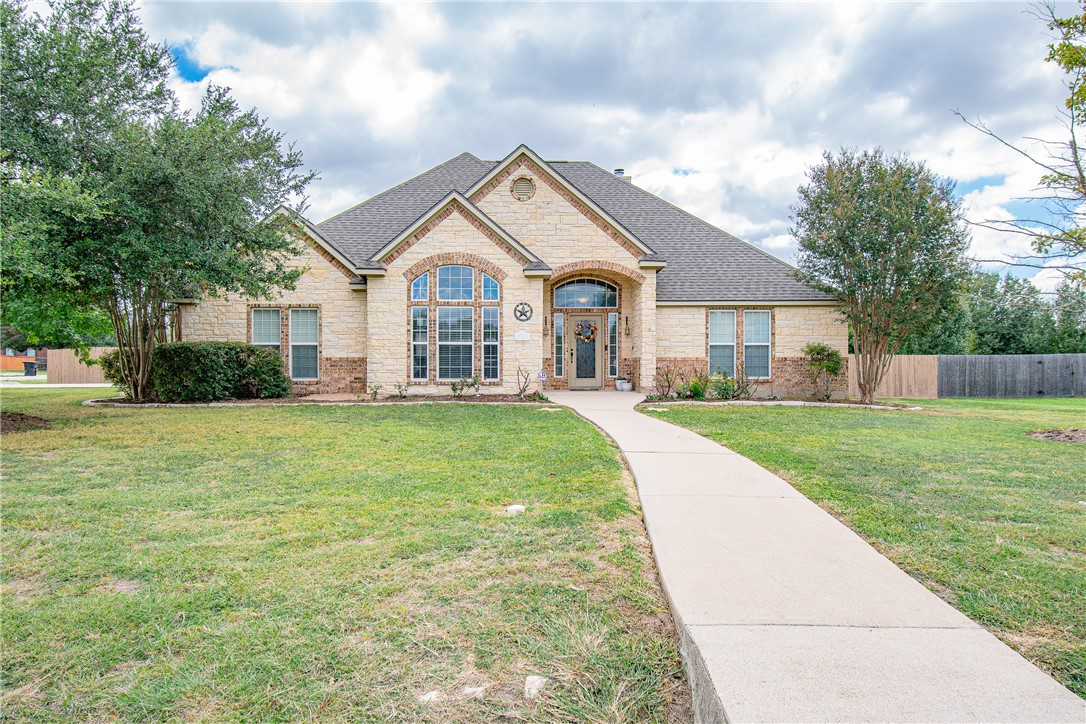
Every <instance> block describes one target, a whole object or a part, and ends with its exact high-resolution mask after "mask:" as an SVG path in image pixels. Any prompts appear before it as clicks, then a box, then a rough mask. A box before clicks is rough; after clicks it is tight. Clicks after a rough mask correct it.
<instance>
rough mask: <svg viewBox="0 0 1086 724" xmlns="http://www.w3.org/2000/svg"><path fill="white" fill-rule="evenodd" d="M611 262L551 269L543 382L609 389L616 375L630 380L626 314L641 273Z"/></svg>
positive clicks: (632, 363)
mask: <svg viewBox="0 0 1086 724" xmlns="http://www.w3.org/2000/svg"><path fill="white" fill-rule="evenodd" d="M617 266H618V265H611V264H607V263H606V262H600V263H597V264H590V263H581V264H578V265H577V266H576V267H575V268H574V267H572V265H571V266H569V267H565V268H560V269H556V270H555V271H556V274H555V275H554V276H553V277H552V278H551V279H550V280H549V281H548V283H547V285H546V287H545V297H546V302H547V314H548V317H547V322H546V324H545V329H549V330H550V334H549V335H548V336H547V338H546V339H547V341H548V344H549V349H547V350H546V351H545V354H544V360H545V368H546V369H547V373H548V385H547V386H548V387H550V388H552V389H608V388H610V389H613V388H614V387H615V382H616V380H618V379H630V380H633V379H635V377H636V370H637V368H638V367H639V360H638V356H637V354H636V351H635V348H634V344H633V334H632V333H633V330H634V328H635V327H636V324H637V322H636V319H632V318H636V316H637V310H638V306H639V305H638V304H637V303H636V302H637V299H638V296H639V293H640V286H641V283H642V282H643V281H644V277H642V276H641V274H639V273H638V272H636V271H633V270H631V269H625V268H621V267H620V268H619V269H615V268H614V267H617ZM609 267H610V268H609Z"/></svg>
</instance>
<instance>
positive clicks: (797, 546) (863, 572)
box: [547, 392, 1086, 724]
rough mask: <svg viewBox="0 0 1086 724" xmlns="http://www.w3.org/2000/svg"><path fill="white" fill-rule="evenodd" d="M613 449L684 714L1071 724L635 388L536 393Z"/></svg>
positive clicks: (894, 576) (994, 649) (927, 604)
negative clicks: (636, 521)
mask: <svg viewBox="0 0 1086 724" xmlns="http://www.w3.org/2000/svg"><path fill="white" fill-rule="evenodd" d="M547 394H548V395H549V396H550V397H551V399H553V400H554V401H555V402H557V403H559V404H562V405H566V406H568V407H570V408H572V409H573V410H575V411H576V412H578V413H579V414H581V415H582V416H583V417H585V418H587V419H588V420H590V421H592V422H594V423H595V424H596V425H598V426H599V427H600V428H602V429H603V430H604V431H605V432H606V433H607V434H608V435H610V436H611V438H612V439H614V440H615V442H616V443H617V444H618V446H619V448H620V449H621V450H622V452H623V454H624V455H625V457H626V459H627V461H628V462H629V464H630V468H631V469H632V471H633V474H634V477H635V478H636V480H637V488H638V493H639V495H640V498H641V506H642V509H643V511H644V516H645V524H646V527H647V528H648V532H649V538H650V539H651V541H652V546H653V551H654V554H655V556H656V562H657V565H658V568H659V571H660V577H661V582H662V583H663V587H664V590H665V591H666V593H667V595H668V598H669V599H670V601H671V608H672V614H673V615H674V617H675V620H676V624H677V625H678V627H679V634H680V637H681V640H682V647H683V658H684V661H685V663H686V667H687V673H688V674H689V676H690V680H691V684H692V686H693V688H694V702H695V707H696V711H697V713H698V720H699V721H703V722H718V721H775V722H781V721H793V722H798V721H804V722H814V721H849V722H858V721H880V722H881V721H910V722H920V721H925V722H928V721H931V722H951V721H953V722H992V721H1007V722H1009V721H1014V722H1042V721H1044V722H1076V723H1078V724H1081V723H1082V722H1084V721H1086V702H1084V701H1083V700H1082V699H1080V698H1078V697H1077V696H1075V695H1074V694H1072V693H1071V692H1070V691H1069V690H1068V689H1067V688H1065V687H1064V686H1062V685H1061V684H1060V683H1058V682H1057V681H1056V680H1054V679H1053V678H1051V677H1050V676H1048V675H1047V674H1045V673H1044V672H1043V671H1041V670H1040V669H1038V668H1037V667H1036V666H1034V665H1033V664H1031V663H1030V662H1028V661H1027V660H1026V659H1024V658H1022V657H1021V656H1020V655H1019V654H1018V653H1016V652H1015V651H1013V650H1012V649H1011V648H1009V647H1008V646H1006V645H1005V644H1003V643H1002V642H1001V641H999V639H997V638H996V637H995V636H993V635H992V634H990V633H989V632H988V631H987V630H985V629H984V628H982V627H981V626H979V625H978V624H976V623H974V622H973V621H972V620H970V619H969V618H967V617H966V616H964V615H962V614H961V613H959V612H958V611H957V610H955V609H954V608H953V607H951V606H950V605H948V604H947V603H945V602H944V601H943V600H942V599H940V598H939V597H937V596H936V595H935V594H933V593H931V592H930V591H928V590H927V589H926V588H924V586H922V585H921V584H920V583H918V582H917V581H915V580H914V579H913V578H911V577H910V576H909V575H908V574H906V573H904V572H903V571H901V570H900V569H899V568H897V566H895V565H894V564H893V563H891V562H890V561H889V560H887V559H886V558H884V557H883V556H882V555H880V554H879V553H878V552H877V551H876V550H875V549H874V548H872V547H871V546H870V545H868V544H867V542H865V541H864V540H863V539H862V538H860V537H859V536H858V535H856V534H855V533H853V532H852V531H851V530H850V529H849V528H847V527H846V526H844V525H843V524H841V523H840V522H838V521H837V520H836V519H835V518H833V517H832V516H831V515H829V514H828V513H826V512H825V511H823V510H822V509H821V508H819V507H818V506H817V505H815V504H814V503H812V502H811V501H809V500H808V499H807V498H805V497H803V496H802V495H800V494H799V493H798V492H797V491H796V490H795V489H794V488H792V486H791V485H789V484H788V483H787V482H785V481H784V480H782V479H781V478H779V477H777V476H776V475H773V474H772V473H770V472H768V471H767V470H765V469H764V468H762V467H760V466H759V465H757V464H755V463H754V462H752V461H750V460H748V459H747V458H745V457H743V456H741V455H739V454H737V453H734V452H732V451H731V450H728V449H727V448H724V447H722V446H720V445H718V444H717V443H715V442H712V441H710V440H707V439H706V438H703V437H701V436H700V435H697V434H695V433H693V432H690V431H689V430H686V429H685V428H681V427H678V426H675V425H671V424H669V423H667V422H663V421H661V420H656V419H654V418H650V417H648V416H646V415H642V414H640V413H638V412H636V411H635V410H634V409H633V408H634V406H635V405H636V404H637V403H638V402H640V401H641V400H642V399H643V397H642V396H641V395H639V394H636V393H620V392H548V393H547Z"/></svg>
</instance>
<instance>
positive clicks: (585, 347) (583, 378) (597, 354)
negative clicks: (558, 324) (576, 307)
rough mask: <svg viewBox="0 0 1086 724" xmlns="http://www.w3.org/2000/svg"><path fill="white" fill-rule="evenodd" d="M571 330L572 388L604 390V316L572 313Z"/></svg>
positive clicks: (568, 347)
mask: <svg viewBox="0 0 1086 724" xmlns="http://www.w3.org/2000/svg"><path fill="white" fill-rule="evenodd" d="M568 329H569V345H568V346H567V354H568V355H569V356H568V359H569V373H568V374H569V386H570V389H592V388H597V389H598V388H600V387H603V341H604V339H606V335H607V330H606V329H604V326H603V315H602V314H570V315H569V327H568Z"/></svg>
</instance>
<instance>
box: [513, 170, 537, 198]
mask: <svg viewBox="0 0 1086 724" xmlns="http://www.w3.org/2000/svg"><path fill="white" fill-rule="evenodd" d="M510 191H512V193H513V198H514V199H516V200H517V201H527V200H528V199H530V198H532V197H533V196H535V184H534V183H533V182H532V180H531V179H530V178H525V177H524V176H521V177H520V178H518V179H517V180H516V181H514V182H513V185H512V187H510Z"/></svg>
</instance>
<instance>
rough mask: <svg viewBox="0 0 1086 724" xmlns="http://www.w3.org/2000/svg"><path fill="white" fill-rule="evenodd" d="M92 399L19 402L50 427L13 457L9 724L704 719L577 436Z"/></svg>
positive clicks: (343, 414)
mask: <svg viewBox="0 0 1086 724" xmlns="http://www.w3.org/2000/svg"><path fill="white" fill-rule="evenodd" d="M98 392H99V393H100V391H98ZM95 394H96V393H95V392H94V391H91V390H38V391H30V390H23V391H15V390H4V392H3V406H4V409H5V410H7V411H12V412H23V413H28V414H34V415H40V416H42V417H46V418H50V419H51V420H52V426H51V427H50V428H49V429H46V430H39V431H30V432H20V433H15V434H12V435H6V436H4V439H3V476H4V487H3V539H2V553H3V569H2V570H3V577H2V581H3V599H2V605H3V609H2V617H3V621H2V632H3V650H4V655H3V665H4V680H3V716H4V717H5V718H12V719H19V718H28V719H38V720H40V719H45V720H50V719H52V720H61V719H64V720H73V719H84V720H86V719H92V720H100V719H106V718H110V719H112V718H118V719H122V720H146V719H168V720H208V721H219V720H234V721H250V720H277V721H296V720H299V719H305V718H320V719H328V720H351V721H386V720H390V719H391V720H399V721H450V720H451V721H467V720H470V721H479V720H483V721H491V720H503V719H505V720H516V721H524V720H527V721H555V720H567V721H582V720H607V721H642V720H655V721H668V720H676V719H679V718H682V717H684V716H687V715H688V712H689V692H688V690H687V689H686V684H685V682H684V680H683V678H682V673H681V663H680V659H679V655H678V650H677V643H676V640H675V637H674V630H673V627H672V625H671V622H670V619H669V618H668V616H667V607H666V604H665V602H664V599H663V597H662V594H661V591H660V589H659V587H658V585H657V582H656V577H655V571H654V569H653V567H652V562H651V556H650V555H649V552H648V547H647V541H646V537H645V532H644V529H643V528H642V525H641V521H640V517H639V514H638V509H637V506H636V502H635V498H634V497H633V496H632V494H631V488H630V483H629V479H628V476H627V475H626V474H625V473H624V471H623V469H622V467H621V466H620V464H619V462H618V459H617V457H616V453H615V451H614V449H613V448H612V447H611V446H610V445H609V444H608V442H607V441H606V440H605V439H604V438H603V437H602V436H601V435H600V434H598V432H597V431H596V430H595V429H594V428H592V427H591V426H590V425H588V424H587V423H585V422H584V421H582V420H581V419H579V418H577V417H576V416H574V415H573V414H571V413H569V412H566V411H561V412H544V411H541V410H540V409H538V408H535V407H512V406H490V405H427V406H410V407H358V406H355V407H331V406H321V407H315V406H305V407H235V408H206V407H201V408H188V409H117V408H87V407H81V406H80V405H79V402H80V401H81V400H83V399H86V398H88V397H92V396H94V395H95ZM512 503H522V504H524V505H526V506H527V508H528V510H527V512H526V513H525V514H523V515H520V516H515V517H511V516H507V515H505V514H504V508H505V506H507V505H509V504H512ZM529 674H539V675H542V676H546V677H547V678H548V679H550V683H549V684H548V686H547V688H546V689H545V690H544V695H543V696H542V697H541V698H540V699H537V700H533V701H528V700H525V699H524V698H523V696H522V694H521V691H522V688H523V684H524V677H525V676H526V675H529ZM479 686H483V687H486V688H485V691H484V693H483V695H482V696H481V697H480V698H473V699H464V698H461V695H462V693H463V689H464V687H479ZM435 690H436V691H439V692H441V696H440V697H439V699H438V700H437V701H436V702H434V703H431V704H429V705H423V704H420V703H419V701H418V697H419V696H421V695H422V694H424V693H426V692H429V691H435Z"/></svg>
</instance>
